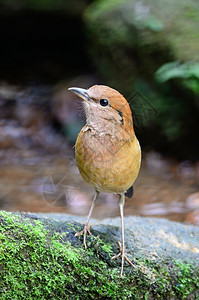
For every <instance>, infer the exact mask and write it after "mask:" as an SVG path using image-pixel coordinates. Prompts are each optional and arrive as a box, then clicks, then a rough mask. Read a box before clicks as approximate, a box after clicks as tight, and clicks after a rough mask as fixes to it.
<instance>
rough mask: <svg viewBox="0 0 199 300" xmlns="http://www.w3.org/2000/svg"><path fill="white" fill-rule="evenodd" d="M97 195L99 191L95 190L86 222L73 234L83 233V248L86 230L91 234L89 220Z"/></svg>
mask: <svg viewBox="0 0 199 300" xmlns="http://www.w3.org/2000/svg"><path fill="white" fill-rule="evenodd" d="M98 195H99V192H98V191H95V196H94V198H93V201H92V204H91V208H90V211H89V214H88V217H87V220H86V223H85V225H84V229H83V230H82V231H80V232H77V233H76V234H75V236H80V235H82V234H83V235H84V240H83V244H84V247H85V249H86V248H87V245H86V235H87V232H88V234H89V235H92V234H91V232H90V230H89V221H90V217H91V215H92V211H93V208H94V207H95V202H96V200H97V197H98Z"/></svg>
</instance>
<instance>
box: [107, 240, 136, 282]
mask: <svg viewBox="0 0 199 300" xmlns="http://www.w3.org/2000/svg"><path fill="white" fill-rule="evenodd" d="M118 246H119V253H118V254H117V255H114V256H113V257H111V259H117V258H119V257H120V256H121V259H122V265H121V272H120V276H122V274H123V267H124V260H126V262H127V263H128V264H129V265H131V266H132V267H134V268H135V266H134V264H133V263H132V262H131V261H130V260H129V259H128V257H127V256H126V253H125V249H123V248H122V245H121V243H120V242H119V241H118Z"/></svg>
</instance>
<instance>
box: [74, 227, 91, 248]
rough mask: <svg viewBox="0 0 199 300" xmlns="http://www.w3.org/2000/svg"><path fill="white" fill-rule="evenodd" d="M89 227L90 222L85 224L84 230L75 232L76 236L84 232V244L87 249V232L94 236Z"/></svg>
mask: <svg viewBox="0 0 199 300" xmlns="http://www.w3.org/2000/svg"><path fill="white" fill-rule="evenodd" d="M89 228H90V227H89V226H88V224H85V225H84V229H83V230H82V231H80V232H77V233H76V234H75V236H80V235H82V234H83V236H84V238H83V244H84V248H85V249H87V245H86V236H87V233H88V234H89V235H90V236H92V233H91V232H90V230H89Z"/></svg>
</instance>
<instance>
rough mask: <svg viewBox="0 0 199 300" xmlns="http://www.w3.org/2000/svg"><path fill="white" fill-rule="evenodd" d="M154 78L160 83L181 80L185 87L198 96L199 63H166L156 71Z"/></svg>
mask: <svg viewBox="0 0 199 300" xmlns="http://www.w3.org/2000/svg"><path fill="white" fill-rule="evenodd" d="M155 77H156V79H157V81H159V82H161V83H162V82H166V81H168V80H170V79H174V78H182V79H184V80H183V83H184V85H185V86H186V87H188V88H190V89H191V90H192V91H193V92H194V93H196V94H199V63H197V62H186V63H183V64H182V63H179V62H169V63H166V64H164V65H163V66H161V67H160V68H159V69H158V70H157V71H156V74H155Z"/></svg>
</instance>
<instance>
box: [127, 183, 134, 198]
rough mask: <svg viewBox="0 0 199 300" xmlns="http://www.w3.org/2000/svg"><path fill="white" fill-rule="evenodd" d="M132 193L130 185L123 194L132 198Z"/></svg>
mask: <svg viewBox="0 0 199 300" xmlns="http://www.w3.org/2000/svg"><path fill="white" fill-rule="evenodd" d="M133 193H134V188H133V186H131V187H130V188H129V189H128V190H127V191H126V193H125V196H126V197H128V198H132V197H133Z"/></svg>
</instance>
